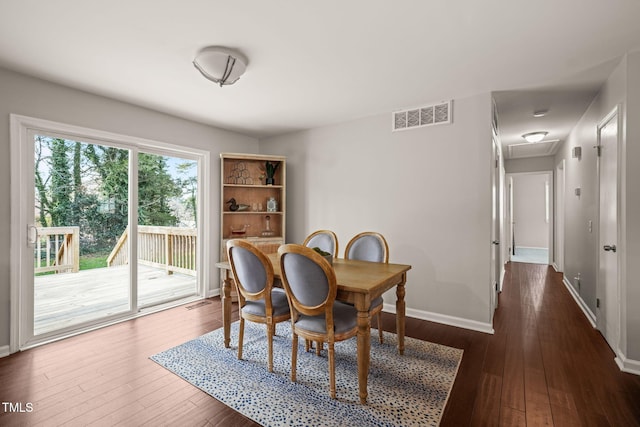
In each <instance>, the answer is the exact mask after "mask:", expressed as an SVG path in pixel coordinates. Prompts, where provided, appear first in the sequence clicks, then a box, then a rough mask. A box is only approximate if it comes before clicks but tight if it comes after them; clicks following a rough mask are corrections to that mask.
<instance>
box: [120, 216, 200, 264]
mask: <svg viewBox="0 0 640 427" xmlns="http://www.w3.org/2000/svg"><path fill="white" fill-rule="evenodd" d="M138 262H139V263H141V264H145V265H150V266H152V267H159V268H163V269H164V270H165V271H166V272H167V274H172V273H174V272H176V273H183V274H188V275H191V276H195V275H196V229H195V228H183V227H160V226H149V225H139V226H138ZM128 263H129V227H127V228H126V229H125V230H124V232H123V233H122V235H121V236H120V239H118V242H117V243H116V245H115V247H114V248H113V250H112V251H111V254H110V255H109V257H108V258H107V266H109V267H112V266H116V265H126V264H128Z"/></svg>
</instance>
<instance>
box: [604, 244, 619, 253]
mask: <svg viewBox="0 0 640 427" xmlns="http://www.w3.org/2000/svg"><path fill="white" fill-rule="evenodd" d="M603 249H604V250H605V251H607V252H609V251H611V252H615V251H616V250H617V248H616V245H604V247H603Z"/></svg>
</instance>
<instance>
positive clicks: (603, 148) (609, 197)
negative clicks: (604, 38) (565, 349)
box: [596, 108, 620, 351]
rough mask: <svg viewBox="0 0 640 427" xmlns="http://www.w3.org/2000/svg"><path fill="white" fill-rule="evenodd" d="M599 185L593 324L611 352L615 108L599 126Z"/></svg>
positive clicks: (615, 302) (615, 313) (615, 323)
mask: <svg viewBox="0 0 640 427" xmlns="http://www.w3.org/2000/svg"><path fill="white" fill-rule="evenodd" d="M598 151H599V157H598V176H599V186H600V209H599V211H600V221H599V225H600V227H599V230H600V231H599V239H598V241H599V256H598V267H599V268H598V289H597V298H598V299H597V300H596V324H597V327H598V329H599V330H600V332H601V333H602V334H603V335H604V337H605V338H606V340H607V342H608V343H609V345H610V346H611V348H612V349H613V350H614V351H617V343H618V334H619V327H620V326H619V317H620V316H619V304H620V301H619V297H618V253H617V249H618V248H617V247H616V245H617V243H618V185H617V183H618V110H617V108H616V109H615V110H614V111H613V112H612V113H611V114H609V116H608V117H606V118H605V120H604V121H603V122H602V123H601V124H600V126H598Z"/></svg>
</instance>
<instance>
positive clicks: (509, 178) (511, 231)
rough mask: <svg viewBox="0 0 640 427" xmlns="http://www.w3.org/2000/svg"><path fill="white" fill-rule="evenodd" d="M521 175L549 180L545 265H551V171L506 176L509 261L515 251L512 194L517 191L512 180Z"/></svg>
mask: <svg viewBox="0 0 640 427" xmlns="http://www.w3.org/2000/svg"><path fill="white" fill-rule="evenodd" d="M523 175H546V176H548V178H549V187H548V188H549V193H548V197H547V199H548V200H547V201H548V203H549V205H548V207H547V209H548V214H549V223H548V225H547V232H548V239H549V240H548V241H549V246H548V250H549V253H548V258H547V265H552V262H553V259H554V256H555V255H554V253H555V252H554V248H555V239H554V233H553V230H554V227H555V218H554V217H555V215H554V212H555V210H556V208H555V202H554V196H553V189H554V188H555V180H554V176H553V171H552V170H541V171H533V172H511V173H508V174H506V179H507V181H508V182H509V192H508V195H509V203H508V205H509V209H508V212H507V217H508V222H509V225H510V227H509V236H508V238H509V245H511V250H510V251H509V261H511V257H512V255H513V252H514V251H515V245H513V244H512V243H513V235H514V222H513V199H514V193H515V191H517V189H516V188H515V185H514V182H513V181H514V180H513V178H514V177H516V176H523Z"/></svg>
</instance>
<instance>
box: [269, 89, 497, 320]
mask: <svg viewBox="0 0 640 427" xmlns="http://www.w3.org/2000/svg"><path fill="white" fill-rule="evenodd" d="M453 113H454V114H453V118H454V120H453V124H452V125H439V126H431V127H425V128H419V129H413V130H407V131H401V132H391V114H390V113H387V114H381V115H378V116H374V117H368V118H364V119H361V120H356V121H352V122H348V123H343V124H338V125H335V126H327V127H323V128H319V129H313V130H309V131H305V132H297V133H292V134H288V135H283V136H279V137H274V138H270V139H266V140H261V141H260V150H261V152H262V153H265V154H280V155H285V156H287V209H288V210H289V212H288V215H287V220H288V225H287V237H288V239H287V240H288V241H290V242H302V241H303V239H304V238H305V236H306V235H307V234H309V233H310V232H312V231H314V230H316V229H320V228H327V229H331V230H334V231H335V232H336V233H337V235H338V239H339V246H340V254H342V251H343V250H344V248H345V246H346V243H347V242H348V240H349V239H350V238H351V237H352V236H354V235H355V234H357V233H359V232H361V231H364V230H376V231H379V232H381V233H382V234H384V235H385V237H386V238H387V240H388V243H389V247H390V261H391V262H397V263H406V264H411V265H412V266H413V268H412V270H410V271H409V274H408V282H407V287H406V290H407V295H406V301H407V313H408V314H410V315H413V316H416V317H423V318H429V319H431V320H436V321H438V320H443V319H444V321H446V322H448V323H456V322H457V323H459V324H463V325H464V326H465V327H470V328H477V329H481V330H491V313H490V260H491V258H490V250H491V176H490V171H491V150H492V146H491V97H490V95H489V94H485V95H480V96H476V97H472V98H465V99H460V100H458V99H456V100H455V102H454V104H453ZM385 300H386V302H387V303H393V301H395V295H393V294H388V295H387V297H386V298H385Z"/></svg>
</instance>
